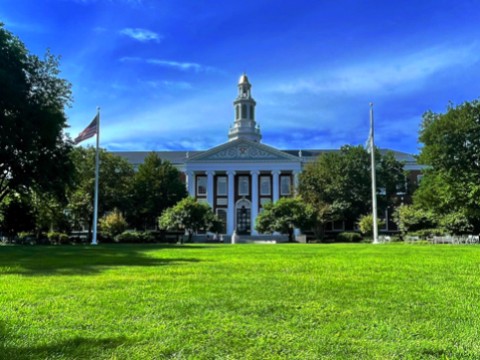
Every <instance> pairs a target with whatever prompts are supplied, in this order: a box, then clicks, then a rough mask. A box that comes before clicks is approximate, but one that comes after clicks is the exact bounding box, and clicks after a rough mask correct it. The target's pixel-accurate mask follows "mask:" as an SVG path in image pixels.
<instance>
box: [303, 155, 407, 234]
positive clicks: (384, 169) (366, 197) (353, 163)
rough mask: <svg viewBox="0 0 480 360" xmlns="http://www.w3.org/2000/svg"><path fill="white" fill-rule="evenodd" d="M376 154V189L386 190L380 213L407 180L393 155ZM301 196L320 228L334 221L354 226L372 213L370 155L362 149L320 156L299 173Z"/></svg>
mask: <svg viewBox="0 0 480 360" xmlns="http://www.w3.org/2000/svg"><path fill="white" fill-rule="evenodd" d="M375 151H376V154H375V155H376V159H377V161H376V171H377V188H378V189H383V190H384V191H382V196H379V197H378V199H379V210H381V209H385V208H386V207H387V206H389V205H391V204H392V201H393V198H394V196H395V194H396V192H397V191H398V186H401V185H402V184H404V182H405V177H404V174H403V165H402V164H401V163H400V162H398V161H397V160H395V158H394V156H393V154H391V153H387V154H385V155H383V156H382V155H381V154H380V152H379V151H378V150H377V149H376V150H375ZM299 193H300V196H301V197H302V198H303V199H304V200H305V201H306V203H307V204H310V205H311V206H312V207H313V209H314V211H315V214H316V219H317V220H316V222H317V225H319V228H321V227H322V225H324V224H325V223H326V222H327V221H332V220H346V221H348V222H350V223H351V224H353V223H355V222H356V221H357V220H358V219H359V217H360V216H361V215H364V214H367V213H369V212H370V211H371V204H372V202H371V172H370V155H369V154H368V152H367V151H366V150H365V149H364V148H363V147H361V146H343V147H342V148H340V150H339V151H338V152H326V153H324V154H321V155H320V156H319V157H318V158H317V160H316V161H315V162H314V163H311V164H308V165H307V166H306V167H305V170H304V171H303V172H302V173H301V174H300V182H299ZM317 235H321V233H320V234H317Z"/></svg>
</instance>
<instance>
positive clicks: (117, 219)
mask: <svg viewBox="0 0 480 360" xmlns="http://www.w3.org/2000/svg"><path fill="white" fill-rule="evenodd" d="M127 227H128V224H127V221H126V220H125V218H124V217H123V215H122V213H121V212H120V211H119V210H118V209H115V210H113V211H112V212H111V213H109V214H107V215H105V216H104V217H102V218H101V219H100V230H101V231H102V232H103V233H104V235H105V236H106V237H109V238H111V239H114V238H115V237H116V236H117V235H119V234H121V233H123V232H124V231H125V230H126V229H127Z"/></svg>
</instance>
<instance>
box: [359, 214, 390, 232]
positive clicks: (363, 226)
mask: <svg viewBox="0 0 480 360" xmlns="http://www.w3.org/2000/svg"><path fill="white" fill-rule="evenodd" d="M384 226H385V221H383V220H379V219H377V230H378V229H380V228H383V227H384ZM358 227H359V228H360V232H361V233H362V234H363V235H373V215H372V214H368V215H362V216H360V219H359V220H358Z"/></svg>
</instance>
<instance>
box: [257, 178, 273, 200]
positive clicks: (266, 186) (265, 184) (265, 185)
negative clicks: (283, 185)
mask: <svg viewBox="0 0 480 360" xmlns="http://www.w3.org/2000/svg"><path fill="white" fill-rule="evenodd" d="M271 192H272V191H271V186H270V176H260V195H266V196H268V195H271Z"/></svg>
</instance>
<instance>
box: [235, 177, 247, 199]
mask: <svg viewBox="0 0 480 360" xmlns="http://www.w3.org/2000/svg"><path fill="white" fill-rule="evenodd" d="M249 194H250V183H249V181H248V176H239V177H238V195H240V196H248V195H249Z"/></svg>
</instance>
